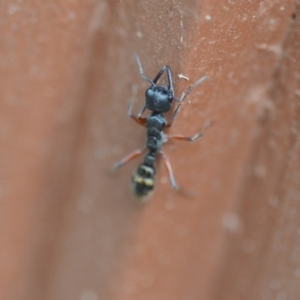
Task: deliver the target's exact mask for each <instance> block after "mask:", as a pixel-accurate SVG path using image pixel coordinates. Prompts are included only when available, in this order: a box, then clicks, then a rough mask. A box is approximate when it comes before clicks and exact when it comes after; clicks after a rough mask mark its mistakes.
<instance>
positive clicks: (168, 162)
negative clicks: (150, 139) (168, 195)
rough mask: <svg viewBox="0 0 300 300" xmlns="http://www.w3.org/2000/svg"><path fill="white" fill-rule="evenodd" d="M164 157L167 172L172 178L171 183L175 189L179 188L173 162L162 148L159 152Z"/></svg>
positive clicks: (170, 178)
mask: <svg viewBox="0 0 300 300" xmlns="http://www.w3.org/2000/svg"><path fill="white" fill-rule="evenodd" d="M159 153H160V154H161V156H162V158H163V162H164V165H165V167H166V169H167V172H168V175H169V180H170V184H171V187H172V188H173V189H174V190H179V186H178V185H177V183H176V181H175V178H174V174H173V169H172V166H171V163H170V161H169V159H168V157H167V155H166V154H165V152H163V151H162V150H161V151H160V152H159Z"/></svg>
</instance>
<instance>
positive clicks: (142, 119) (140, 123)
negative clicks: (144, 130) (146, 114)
mask: <svg viewBox="0 0 300 300" xmlns="http://www.w3.org/2000/svg"><path fill="white" fill-rule="evenodd" d="M132 105H133V101H132V100H131V101H130V102H129V104H128V111H127V113H128V116H129V117H130V118H131V119H132V120H133V121H135V122H136V123H138V124H139V125H142V126H144V127H146V121H147V118H141V117H140V114H139V117H136V116H135V115H134V114H133V113H132Z"/></svg>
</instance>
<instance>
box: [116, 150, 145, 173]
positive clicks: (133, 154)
mask: <svg viewBox="0 0 300 300" xmlns="http://www.w3.org/2000/svg"><path fill="white" fill-rule="evenodd" d="M145 151H146V149H145V148H144V149H137V150H135V151H133V152H131V153H130V154H129V155H127V156H125V157H124V158H123V159H121V160H120V161H118V162H117V163H116V164H115V165H114V166H113V168H112V169H113V171H115V170H117V169H119V168H121V167H122V166H124V165H125V164H126V163H128V162H130V161H132V160H133V159H135V158H137V157H139V156H141V155H142V154H143V153H144V152H145Z"/></svg>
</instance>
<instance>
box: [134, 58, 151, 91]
mask: <svg viewBox="0 0 300 300" xmlns="http://www.w3.org/2000/svg"><path fill="white" fill-rule="evenodd" d="M133 55H134V58H135V60H136V62H137V64H138V67H139V71H140V74H141V76H142V77H143V78H144V79H145V80H147V81H148V82H149V83H150V84H151V85H152V86H153V85H155V84H154V82H153V81H152V80H151V79H150V78H149V77H147V76H146V75H145V73H144V70H143V67H142V63H141V61H140V58H139V56H138V55H137V54H136V53H133Z"/></svg>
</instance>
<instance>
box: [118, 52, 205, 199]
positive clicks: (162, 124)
mask: <svg viewBox="0 0 300 300" xmlns="http://www.w3.org/2000/svg"><path fill="white" fill-rule="evenodd" d="M135 59H136V61H137V64H138V67H139V71H140V74H141V76H142V77H143V78H144V79H146V80H147V81H148V82H149V83H150V84H151V86H150V87H149V88H148V89H147V90H146V93H145V97H146V101H145V105H144V106H143V108H142V109H141V111H140V112H139V114H138V116H135V115H133V114H132V101H131V102H130V103H129V106H128V116H129V117H130V118H132V119H133V120H134V121H135V122H136V123H138V124H140V125H142V126H144V127H146V128H147V138H146V147H145V148H141V149H137V150H135V151H133V152H132V153H130V154H129V155H128V156H126V157H124V158H123V159H122V160H120V161H119V162H117V163H116V164H115V165H114V167H113V169H114V170H116V169H119V168H120V167H122V166H123V165H124V164H126V163H127V162H129V161H131V160H133V159H134V158H137V157H139V156H140V155H142V154H143V153H144V152H146V151H148V153H147V154H146V156H145V158H144V161H143V163H142V164H140V165H139V166H138V168H137V170H136V172H135V173H134V174H133V176H132V180H131V187H132V191H133V193H134V195H135V196H136V197H137V199H138V200H139V201H141V202H145V201H146V200H147V199H148V198H149V197H150V196H151V195H152V193H153V190H154V187H155V173H156V171H155V163H156V158H157V155H161V157H162V158H163V162H164V165H165V167H166V169H167V172H168V175H169V179H170V184H171V186H172V188H174V189H176V190H179V186H178V185H177V183H176V181H175V178H174V175H173V170H172V167H171V164H170V161H169V159H168V157H167V155H166V154H165V152H164V151H163V150H162V145H163V144H164V143H166V142H167V141H168V140H170V139H176V140H185V141H190V142H193V141H196V140H198V139H199V138H201V137H202V135H203V133H202V132H199V133H197V134H196V135H194V136H193V137H185V136H182V135H167V134H165V133H164V132H163V130H164V129H165V128H168V127H170V126H172V124H173V122H174V120H175V119H176V117H177V115H178V113H179V110H180V108H181V105H182V103H183V101H184V99H185V98H186V97H187V96H188V94H189V93H190V92H191V91H192V90H193V89H194V88H195V87H196V86H198V85H199V84H201V83H202V82H203V81H205V80H206V79H207V78H208V76H203V77H201V78H200V79H199V80H197V81H196V82H195V83H194V84H193V85H191V86H190V87H189V88H188V89H187V90H186V92H184V93H183V94H182V97H181V98H180V99H177V98H175V97H174V88H173V78H172V72H171V69H170V67H169V66H164V67H162V68H161V69H160V71H159V72H158V73H157V75H156V76H155V77H154V79H153V80H151V79H149V78H148V77H147V76H146V75H145V74H144V71H143V68H142V64H141V62H140V60H139V57H138V56H137V55H135ZM164 72H166V74H167V79H168V87H165V86H163V85H158V84H157V81H158V80H159V78H160V77H161V76H162V75H163V73H164ZM173 100H175V101H177V102H178V105H177V107H176V109H175V111H174V113H173V115H172V118H171V121H170V122H168V121H167V120H166V118H165V116H164V113H166V112H169V111H170V110H171V108H172V104H173ZM146 109H148V110H150V111H151V114H150V115H149V116H148V117H147V118H143V117H142V114H143V113H144V112H145V110H146ZM205 127H207V126H205Z"/></svg>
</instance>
